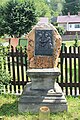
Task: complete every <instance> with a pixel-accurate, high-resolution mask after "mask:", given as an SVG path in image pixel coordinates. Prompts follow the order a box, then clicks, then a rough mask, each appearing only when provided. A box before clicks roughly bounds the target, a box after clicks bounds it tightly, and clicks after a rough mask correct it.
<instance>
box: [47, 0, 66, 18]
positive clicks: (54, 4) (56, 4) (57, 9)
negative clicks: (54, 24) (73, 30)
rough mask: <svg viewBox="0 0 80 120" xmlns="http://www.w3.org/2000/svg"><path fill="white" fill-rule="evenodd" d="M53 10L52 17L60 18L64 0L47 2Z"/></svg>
mask: <svg viewBox="0 0 80 120" xmlns="http://www.w3.org/2000/svg"><path fill="white" fill-rule="evenodd" d="M45 1H46V3H47V5H48V6H49V8H50V10H51V16H58V15H59V14H61V10H62V5H63V2H64V0H45Z"/></svg>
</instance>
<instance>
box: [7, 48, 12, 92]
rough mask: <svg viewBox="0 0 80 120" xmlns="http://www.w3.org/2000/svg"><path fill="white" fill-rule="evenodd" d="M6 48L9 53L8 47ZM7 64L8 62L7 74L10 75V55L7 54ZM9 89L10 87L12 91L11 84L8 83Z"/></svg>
mask: <svg viewBox="0 0 80 120" xmlns="http://www.w3.org/2000/svg"><path fill="white" fill-rule="evenodd" d="M7 49H8V53H9V51H10V47H7ZM7 64H8V72H9V74H10V75H11V69H10V68H11V67H10V66H11V65H10V56H9V55H8V54H7ZM9 89H10V92H12V85H11V84H10V86H9Z"/></svg>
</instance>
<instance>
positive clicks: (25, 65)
mask: <svg viewBox="0 0 80 120" xmlns="http://www.w3.org/2000/svg"><path fill="white" fill-rule="evenodd" d="M25 67H26V82H28V76H27V48H26V47H25Z"/></svg>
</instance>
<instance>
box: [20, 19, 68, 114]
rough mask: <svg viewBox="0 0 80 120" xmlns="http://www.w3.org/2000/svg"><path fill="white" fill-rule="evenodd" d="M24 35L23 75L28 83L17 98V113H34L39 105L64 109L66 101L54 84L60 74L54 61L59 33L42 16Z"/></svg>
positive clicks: (56, 62) (59, 37) (57, 86)
mask: <svg viewBox="0 0 80 120" xmlns="http://www.w3.org/2000/svg"><path fill="white" fill-rule="evenodd" d="M27 37H28V48H27V54H28V60H29V66H28V70H27V75H28V76H29V77H30V79H31V82H30V83H28V84H27V85H26V86H25V89H24V91H23V94H22V96H21V97H20V99H19V103H18V110H19V112H38V111H39V108H40V107H41V106H47V107H49V108H50V111H51V112H60V111H67V101H66V99H65V96H64V94H63V92H62V90H61V88H60V86H59V85H58V83H56V78H57V77H58V76H59V75H60V71H59V69H58V68H57V64H58V57H59V54H60V49H61V42H62V40H61V36H60V35H59V33H58V31H57V30H56V28H55V27H54V26H53V25H52V24H50V23H49V22H48V19H45V18H42V19H41V20H40V21H39V22H38V23H37V24H36V25H35V26H34V27H33V29H32V30H31V31H30V32H29V34H28V36H27Z"/></svg>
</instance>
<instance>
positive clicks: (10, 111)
mask: <svg viewBox="0 0 80 120" xmlns="http://www.w3.org/2000/svg"><path fill="white" fill-rule="evenodd" d="M17 101H18V97H16V96H13V95H0V116H4V120H38V115H31V114H30V113H25V114H19V113H18V110H17ZM67 101H68V112H62V113H55V114H51V116H50V117H51V119H50V120H80V98H79V97H76V98H74V97H67Z"/></svg>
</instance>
